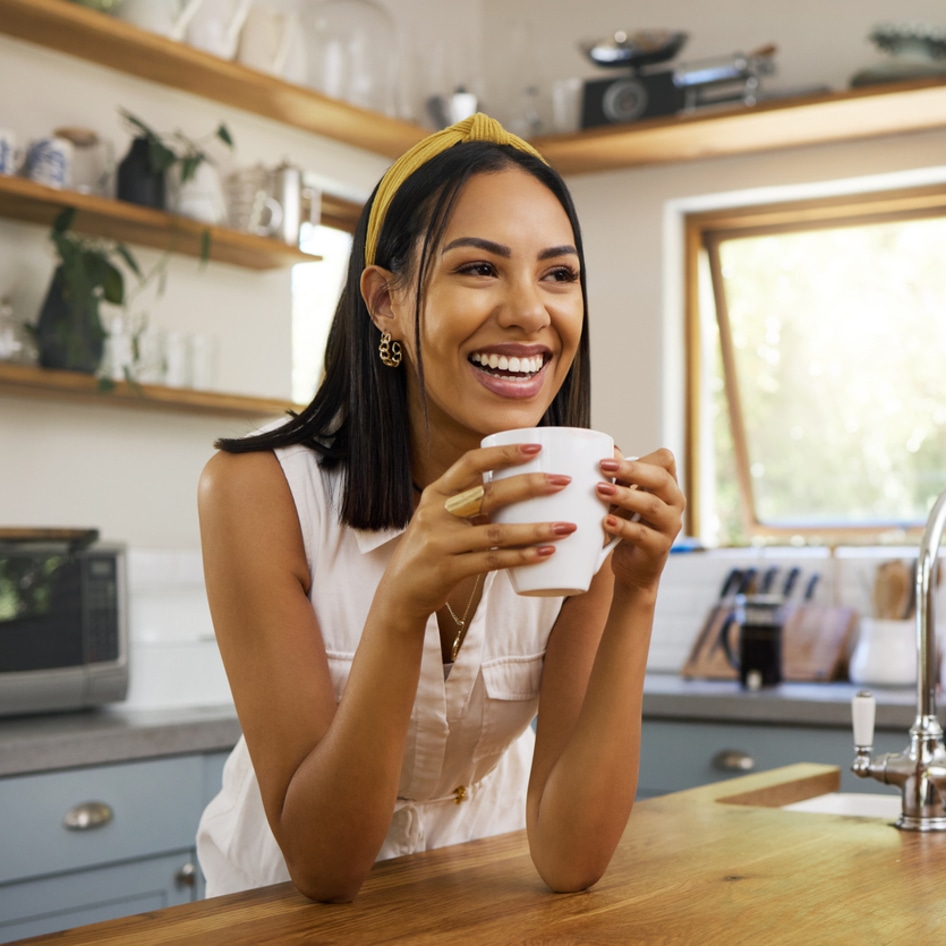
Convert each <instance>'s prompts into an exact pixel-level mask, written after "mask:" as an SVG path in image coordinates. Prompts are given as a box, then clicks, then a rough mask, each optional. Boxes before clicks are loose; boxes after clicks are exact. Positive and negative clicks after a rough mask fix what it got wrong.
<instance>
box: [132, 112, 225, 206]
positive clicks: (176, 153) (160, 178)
mask: <svg viewBox="0 0 946 946" xmlns="http://www.w3.org/2000/svg"><path fill="white" fill-rule="evenodd" d="M121 116H122V118H123V119H124V121H125V123H126V124H127V125H128V126H129V128H130V129H131V132H132V134H133V135H134V138H133V140H132V143H131V147H130V149H129V151H128V154H127V155H126V156H125V157H124V158H123V159H122V161H121V163H120V164H119V166H118V198H119V199H120V200H127V201H130V202H131V203H136V204H143V205H145V206H148V207H156V208H158V209H159V210H164V209H168V206H167V205H168V198H167V189H168V180H169V178H170V179H171V183H172V184H173V185H175V186H176V190H177V192H178V196H180V192H181V191H182V190H183V189H184V188H186V187H187V186H188V185H193V184H195V183H196V182H197V178H198V175H199V174H202V173H205V172H207V171H210V172H211V175H212V178H213V180H212V181H211V182H210V183H209V184H204V189H205V190H206V189H210V190H215V191H219V192H220V196H219V201H216V203H219V205H220V206H219V207H215V208H214V209H213V211H212V213H213V214H214V215H216V216H218V217H219V213H218V211H221V212H222V203H223V196H222V191H221V190H220V186H219V181H218V180H217V178H216V172H215V169H214V168H213V164H214V162H213V159H212V158H211V157H210V155H209V154H208V153H207V151H206V150H205V148H206V145H207V144H208V143H210V142H211V141H213V140H217V141H220V142H222V143H223V144H224V145H226V146H227V147H228V148H232V147H233V139H232V138H231V136H230V132H229V130H228V129H227V126H226V125H224V124H223V123H222V122H221V124H220V125H218V126H217V129H216V131H215V132H214V133H213V134H212V135H208V136H206V138H202V139H200V140H199V141H195V140H194V139H192V138H189V137H188V136H187V135H185V134H183V133H182V132H180V131H174V132H172V133H171V134H167V135H162V134H159V133H158V132H156V131H155V130H154V129H152V128H151V127H150V126H149V125H146V124H145V123H144V122H143V121H142V120H141V119H140V118H137V117H136V116H135V115H132V114H131V112H128V111H125V110H124V109H122V110H121ZM214 196H216V194H215V195H214ZM208 213H210V212H208ZM189 215H191V214H189ZM199 219H205V220H206V221H207V222H209V223H220V222H222V221H221V220H220V219H208V216H207V215H201V216H199Z"/></svg>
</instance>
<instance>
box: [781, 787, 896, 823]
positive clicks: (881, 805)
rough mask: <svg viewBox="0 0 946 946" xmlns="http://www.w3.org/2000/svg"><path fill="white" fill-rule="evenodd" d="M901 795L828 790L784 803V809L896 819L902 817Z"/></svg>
mask: <svg viewBox="0 0 946 946" xmlns="http://www.w3.org/2000/svg"><path fill="white" fill-rule="evenodd" d="M900 809H901V799H900V795H899V794H896V795H892V794H887V795H875V794H869V793H867V792H828V793H827V794H825V795H815V796H814V797H813V798H806V799H804V800H803V801H796V802H793V803H792V804H790V805H783V806H782V810H783V811H804V812H809V813H813V814H822V815H847V816H849V817H855V818H885V819H886V820H888V821H895V820H896V819H897V818H899V817H900Z"/></svg>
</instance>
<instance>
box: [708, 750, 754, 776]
mask: <svg viewBox="0 0 946 946" xmlns="http://www.w3.org/2000/svg"><path fill="white" fill-rule="evenodd" d="M713 768H714V769H718V770H719V771H720V772H751V771H752V770H753V769H754V768H755V759H753V758H752V756H751V755H749V753H748V752H743V751H742V750H741V749H721V750H720V751H719V752H717V753H716V755H714V756H713Z"/></svg>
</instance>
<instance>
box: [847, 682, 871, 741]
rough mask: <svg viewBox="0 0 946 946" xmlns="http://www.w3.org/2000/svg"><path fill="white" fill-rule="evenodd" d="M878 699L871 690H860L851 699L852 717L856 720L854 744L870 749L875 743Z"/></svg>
mask: <svg viewBox="0 0 946 946" xmlns="http://www.w3.org/2000/svg"><path fill="white" fill-rule="evenodd" d="M876 715H877V701H876V700H875V699H874V694H873V693H871V692H870V690H860V691H858V692H857V693H856V694H855V695H854V697H853V698H852V700H851V718H852V720H853V722H854V746H855V748H857V749H870V747H871V746H872V745H873V744H874V719H875V717H876Z"/></svg>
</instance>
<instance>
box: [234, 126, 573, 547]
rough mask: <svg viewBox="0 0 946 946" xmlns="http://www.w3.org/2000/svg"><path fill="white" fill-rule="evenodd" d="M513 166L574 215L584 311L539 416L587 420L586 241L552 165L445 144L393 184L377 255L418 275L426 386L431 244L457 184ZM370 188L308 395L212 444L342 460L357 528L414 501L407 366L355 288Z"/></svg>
mask: <svg viewBox="0 0 946 946" xmlns="http://www.w3.org/2000/svg"><path fill="white" fill-rule="evenodd" d="M510 167H520V168H522V169H523V170H524V171H526V172H527V173H529V174H531V175H532V176H533V177H535V178H537V179H538V180H539V181H541V182H542V183H543V184H544V185H545V186H546V187H548V189H549V190H550V191H551V192H552V193H553V194H554V195H555V197H556V198H558V201H559V203H560V204H561V205H562V207H563V209H564V210H565V213H566V214H567V215H568V219H569V221H570V223H571V226H572V232H573V233H574V237H575V248H576V249H577V251H578V258H579V261H580V282H581V290H582V300H583V303H582V304H583V318H582V332H581V338H580V340H579V346H578V352H577V354H576V357H575V360H574V362H573V363H572V366H571V370H570V371H569V372H568V374H567V375H566V377H565V380H564V381H563V383H562V386H561V388H560V389H559V391H558V393H557V394H556V396H555V398H554V400H553V401H552V403H551V404H550V405H549V408H548V410H547V411H546V413H545V415H544V417H543V418H542V420H541V421H540V423H541V424H542V425H555V426H568V427H588V426H589V425H590V423H591V379H590V374H591V370H590V368H591V366H590V354H589V341H588V302H587V299H588V293H587V287H586V283H585V260H584V251H583V248H582V242H581V231H580V227H579V224H578V217H577V214H576V213H575V208H574V205H573V203H572V199H571V195H570V194H569V192H568V188H567V187H566V186H565V182H564V181H563V180H562V178H561V177H560V176H559V174H558V173H557V172H556V171H554V170H553V169H552V168H550V167H549V166H548V165H546V164H544V163H543V162H542V161H540V160H539V159H538V158H536V157H534V156H533V155H530V154H528V153H526V152H523V151H519V150H518V149H516V148H513V147H511V146H509V145H499V144H495V143H493V142H483V141H475V142H464V143H461V144H458V145H455V146H454V147H452V148H448V149H447V150H446V151H444V152H442V153H441V154H439V155H437V156H436V157H434V158H431V159H430V160H429V161H427V162H426V163H425V164H423V165H421V167H420V168H418V169H417V170H416V171H415V172H414V173H413V174H411V176H410V177H408V178H407V180H405V181H404V183H403V184H402V185H401V187H400V188H399V189H398V191H397V193H396V195H395V196H394V199H393V200H392V201H391V205H390V207H389V208H388V212H387V215H386V216H385V219H384V223H383V225H382V228H381V233H380V234H379V238H378V247H377V252H376V262H377V264H378V265H379V266H382V267H384V268H385V269H388V270H390V271H391V272H393V273H394V274H395V276H396V277H397V278H399V279H402V280H408V279H411V278H413V279H414V280H415V284H416V287H417V292H416V293H415V298H416V300H417V302H416V306H417V313H416V314H417V318H416V319H415V320H414V332H415V342H416V349H417V352H418V362H419V364H418V365H417V371H418V376H419V382H420V388H421V391H423V390H424V368H423V358H422V357H421V348H420V335H421V325H420V321H421V313H422V308H423V306H422V302H423V297H424V293H423V289H424V286H425V285H426V280H427V276H428V273H429V271H430V267H431V265H432V262H433V258H434V253H435V251H436V248H437V247H438V246H439V244H440V242H441V240H442V237H443V233H444V231H445V229H446V226H447V223H448V221H449V218H450V214H451V212H452V210H453V207H454V206H455V204H456V201H457V198H458V196H459V194H460V191H461V190H462V188H463V186H464V184H466V182H467V181H468V180H469V179H470V178H471V177H473V176H474V175H477V174H489V173H495V172H497V171H502V170H505V169H507V168H510ZM376 190H377V189H376ZM374 196H375V195H374V194H372V195H371V199H370V200H369V201H368V203H367V204H366V205H365V207H364V209H363V210H362V213H361V216H360V218H359V220H358V225H357V227H356V229H355V237H354V243H353V245H352V251H351V256H350V258H349V262H348V274H347V276H346V279H345V285H344V288H343V289H342V294H341V298H340V299H339V302H338V307H337V308H336V310H335V317H334V319H333V321H332V327H331V329H330V331H329V336H328V342H327V345H326V350H325V373H324V376H323V380H322V383H321V384H320V385H319V389H318V391H316V393H315V397H314V398H313V399H312V402H311V403H310V404H309V405H308V406H307V407H306V408H305V409H304V410H303V411H301V412H300V413H298V414H295V413H293V414H291V415H290V418H289V420H287V421H286V423H285V424H283V425H281V426H279V427H277V428H275V429H271V430H268V431H264V432H263V433H259V434H254V435H251V436H249V437H243V438H232V439H229V438H228V439H221V440H218V441H217V443H216V446H217V447H219V448H220V449H222V450H226V451H228V452H230V453H245V452H249V451H253V450H272V449H275V448H277V447H285V446H289V445H291V444H304V445H305V446H307V447H310V448H311V449H312V450H315V451H316V452H317V453H318V454H319V455H320V458H319V462H320V464H321V465H322V466H323V467H325V468H327V469H331V468H333V467H341V468H342V470H343V473H344V477H343V484H342V496H341V502H340V504H339V506H338V508H339V517H340V520H341V521H342V522H343V523H345V524H347V525H349V526H353V527H355V528H357V529H371V530H379V529H389V528H401V527H403V526H405V525H406V524H407V522H408V520H409V519H410V517H411V513H412V512H413V508H414V503H413V496H412V489H413V487H412V483H411V454H410V437H409V433H408V430H407V423H408V420H407V418H408V410H407V378H406V372H405V371H404V370H396V369H392V368H388V367H385V366H384V365H383V364H382V363H381V360H380V359H379V357H378V343H379V341H380V338H381V334H380V332H379V330H378V329H377V328H376V327H375V325H374V323H373V322H372V321H371V316H370V315H369V313H368V309H367V306H366V305H365V302H364V299H363V298H362V295H361V273H362V271H363V269H364V261H365V232H366V230H367V224H368V214H369V212H370V208H371V204H372V202H373V201H374ZM418 247H419V251H418ZM415 256H416V259H415Z"/></svg>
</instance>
